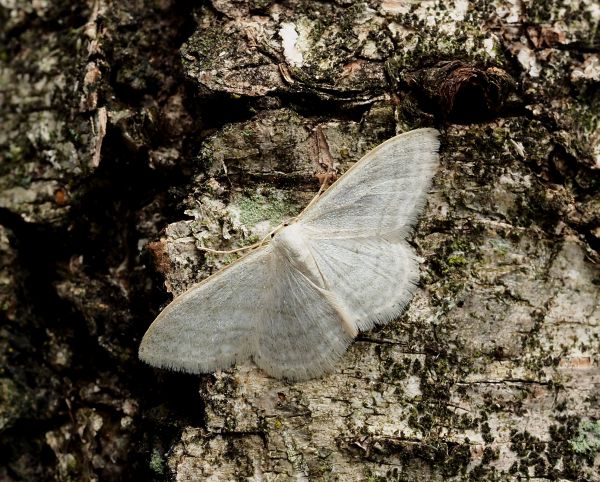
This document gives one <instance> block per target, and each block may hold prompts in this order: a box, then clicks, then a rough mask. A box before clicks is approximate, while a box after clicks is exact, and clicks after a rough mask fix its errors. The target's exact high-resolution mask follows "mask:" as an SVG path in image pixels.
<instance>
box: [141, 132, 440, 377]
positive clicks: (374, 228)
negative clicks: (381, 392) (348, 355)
mask: <svg viewBox="0 0 600 482" xmlns="http://www.w3.org/2000/svg"><path fill="white" fill-rule="evenodd" d="M438 134H439V133H438V131H436V130H435V129H417V130H413V131H410V132H406V133H404V134H400V135H398V136H396V137H393V138H391V139H389V140H387V141H386V142H384V143H383V144H381V145H379V146H378V147H376V148H375V149H373V150H372V151H370V152H369V153H368V154H366V155H365V156H364V157H363V158H362V159H360V160H359V161H358V162H356V163H355V164H354V165H353V166H352V167H351V168H350V169H349V170H348V171H347V172H346V173H345V174H344V175H343V176H341V177H340V178H339V179H338V180H337V181H336V182H334V183H333V184H332V185H331V187H330V188H329V189H328V190H326V191H325V192H324V193H323V194H322V195H321V196H320V197H318V198H317V199H316V200H315V202H313V203H311V204H310V205H309V206H308V207H307V208H306V209H305V210H304V211H303V212H302V213H301V214H300V215H299V216H298V217H297V218H294V219H293V220H292V221H291V222H290V223H289V224H288V225H286V226H285V227H282V228H281V229H279V230H278V231H277V232H276V234H275V235H274V236H273V238H272V239H271V242H270V243H269V244H267V245H265V246H263V247H260V248H258V249H256V250H254V251H252V252H250V253H249V254H247V255H246V256H244V257H243V258H241V259H239V260H238V261H236V262H234V263H232V264H231V265H229V266H227V267H226V268H224V269H222V270H220V271H218V272H217V273H215V274H214V275H212V276H210V277H208V278H207V279H206V280H204V281H203V282H201V283H199V284H197V285H195V286H193V287H192V288H190V289H189V290H188V291H186V292H185V293H183V294H181V295H180V296H178V297H176V298H175V299H174V300H173V301H172V302H171V303H170V304H169V305H168V306H167V307H166V308H165V309H164V310H163V311H162V312H161V313H160V314H159V315H158V317H157V318H156V320H155V321H154V322H153V323H152V325H151V326H150V327H149V328H148V331H147V332H146V334H145V335H144V337H143V339H142V342H141V345H140V350H139V356H140V358H141V359H142V360H143V361H145V362H146V363H148V364H150V365H153V366H155V367H160V368H167V369H174V370H179V371H184V372H189V373H210V372H213V371H215V370H218V369H225V368H228V367H231V366H232V365H234V364H236V363H245V362H248V361H250V360H251V361H253V362H254V363H255V364H256V365H257V366H258V367H260V368H261V369H262V370H264V371H265V372H266V373H267V374H269V375H271V376H273V377H277V378H285V379H288V380H291V381H300V380H306V379H309V378H314V377H319V376H321V375H323V374H325V373H327V372H330V371H332V370H333V368H334V365H335V364H336V362H337V361H338V360H339V359H340V358H341V357H342V355H343V354H344V352H345V351H346V349H347V348H348V345H349V344H350V343H351V342H352V340H353V339H354V338H355V337H356V335H357V334H358V332H359V331H365V330H368V329H370V328H371V327H373V326H374V325H378V324H384V323H387V322H388V321H390V320H392V319H394V318H396V317H397V316H398V315H399V314H400V313H401V312H402V311H403V310H404V308H405V307H406V305H407V304H408V302H409V301H410V299H411V298H412V296H413V293H414V291H415V288H416V283H417V281H418V274H419V270H418V264H417V261H416V257H415V252H414V250H413V248H412V247H411V246H410V245H409V244H408V243H407V241H406V237H407V236H408V234H409V233H410V229H411V227H412V226H414V224H415V222H416V221H417V217H418V215H419V213H420V212H421V211H422V209H423V207H424V205H425V198H426V195H427V192H428V190H429V187H430V185H431V179H432V177H433V175H434V174H435V172H436V170H437V166H438V162H439V159H438V157H439V156H438V148H439V141H438Z"/></svg>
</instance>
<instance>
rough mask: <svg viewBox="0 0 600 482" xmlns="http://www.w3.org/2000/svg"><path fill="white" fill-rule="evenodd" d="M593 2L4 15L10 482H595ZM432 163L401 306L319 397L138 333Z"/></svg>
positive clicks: (255, 1)
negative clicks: (319, 202)
mask: <svg viewBox="0 0 600 482" xmlns="http://www.w3.org/2000/svg"><path fill="white" fill-rule="evenodd" d="M598 15H599V13H598V9H597V7H596V6H595V4H594V2H593V1H591V0H584V1H574V0H560V1H554V2H512V1H503V0H494V1H491V2H490V1H475V2H466V1H462V0H457V1H453V2H443V1H441V0H439V1H438V0H436V1H425V2H410V1H404V0H367V1H365V2H354V1H349V0H334V1H316V2H315V1H308V0H293V1H292V0H290V1H286V2H280V1H276V0H211V1H206V2H202V4H201V5H192V4H189V3H188V2H183V1H176V0H157V1H153V2H141V1H139V2H138V1H134V2H121V3H119V4H115V3H109V2H106V1H104V0H90V1H89V2H84V3H80V4H77V5H75V4H72V3H71V2H63V1H59V2H43V1H41V2H23V1H12V2H11V1H8V2H7V1H1V0H0V120H1V122H2V126H3V129H2V132H0V260H1V261H2V263H1V265H0V320H1V325H2V326H1V327H0V348H1V349H0V431H1V433H2V443H1V445H0V448H1V450H0V478H2V479H5V478H6V479H7V480H70V479H71V480H84V479H85V480H122V478H123V477H124V476H125V477H131V478H141V479H144V480H169V479H175V480H202V479H209V480H289V479H292V478H295V479H300V480H344V481H346V480H370V481H375V480H469V479H470V480H517V479H532V480H573V481H574V480H599V479H598V475H597V474H598V471H599V470H600V450H599V449H598V420H599V419H600V413H599V409H598V406H599V405H598V398H599V397H600V385H599V383H600V381H599V370H598V362H599V360H598V353H599V352H600V328H599V326H598V321H599V320H600V307H599V303H600V289H599V283H600V270H599V268H598V263H599V261H600V255H599V250H600V196H599V194H598V193H599V176H598V172H599V169H600V130H599V125H600V123H599V121H598V112H599V109H598V106H599V104H600V94H599V89H598V84H599V82H600V76H599V74H598V71H599V70H598V65H599V60H598V48H597V47H598V29H597V25H598V20H599V17H598ZM421 126H436V127H438V128H439V129H440V130H441V131H442V148H441V157H442V163H441V167H440V170H439V173H438V174H437V176H436V178H435V180H434V186H433V189H432V191H431V193H430V195H429V197H428V206H427V208H426V210H425V212H424V214H423V216H422V218H421V221H420V223H419V225H418V227H417V228H416V230H415V233H414V235H413V236H412V237H411V243H412V244H413V245H414V246H415V247H416V249H417V251H418V253H419V257H420V260H421V262H420V270H421V281H420V285H419V289H418V290H417V293H416V295H415V297H414V299H413V300H412V302H411V304H410V307H409V308H408V310H407V312H406V313H405V314H403V315H402V316H401V317H399V318H398V319H397V320H395V321H393V322H392V323H390V324H388V325H387V326H385V327H380V328H377V329H375V330H371V331H369V332H366V333H363V334H361V335H360V336H359V338H358V339H357V341H356V342H355V343H354V344H353V345H352V346H351V347H350V349H349V350H348V352H347V353H346V354H345V356H344V357H343V359H342V360H341V362H340V363H339V364H338V366H337V368H336V370H335V371H334V372H333V373H332V374H330V375H329V376H327V377H324V378H321V379H318V380H311V381H307V382H303V383H297V384H290V383H286V382H282V381H278V380H274V379H271V378H268V377H266V376H265V375H264V374H263V373H261V372H260V371H259V370H257V369H256V368H255V367H253V366H251V365H245V366H240V367H236V368H233V369H230V370H224V371H220V372H218V373H215V374H208V375H205V376H201V377H187V376H181V375H178V374H169V373H162V372H159V371H153V370H151V369H149V368H147V367H144V366H142V365H141V364H140V363H139V362H138V361H137V359H136V350H137V345H138V343H139V339H140V336H141V335H142V334H143V332H144V330H145V329H146V328H147V326H148V324H149V322H150V321H151V319H152V318H153V316H155V315H156V314H157V312H158V311H159V309H160V307H161V306H164V305H165V304H166V302H167V301H168V297H169V296H171V295H176V294H178V293H181V292H182V291H183V290H185V289H186V288H187V287H189V286H191V285H192V284H193V283H195V282H198V281H200V280H202V279H204V278H205V277H206V276H208V275H209V274H211V273H212V272H214V271H216V270H218V269H219V268H221V267H222V266H224V265H226V264H227V263H229V262H231V261H232V260H233V259H234V258H235V256H225V257H223V256H218V255H214V254H209V253H207V252H206V251H203V250H202V249H201V248H202V247H209V248H221V249H227V248H234V247H239V246H243V245H247V244H251V243H252V242H254V241H256V240H258V239H260V238H261V237H262V236H263V235H264V234H266V233H267V232H268V231H269V229H270V228H272V227H274V226H275V225H277V224H278V223H279V222H281V221H282V220H283V219H285V218H286V217H291V216H294V215H296V214H297V213H298V212H299V211H300V210H301V209H302V208H303V207H304V206H305V205H306V204H307V203H308V202H309V201H310V199H311V198H312V197H313V195H314V193H315V192H316V191H317V190H318V188H319V181H320V180H323V179H324V178H325V177H327V176H329V175H331V174H333V175H339V174H341V173H342V172H344V171H345V170H346V169H347V168H348V167H349V166H350V165H352V163H353V162H354V161H355V160H357V159H358V158H360V157H361V156H362V155H363V154H364V153H365V152H366V151H367V150H368V149H369V148H371V147H373V146H375V145H377V144H378V143H380V142H381V141H383V140H385V139H386V138H389V137H391V136H392V135H394V134H395V133H396V132H401V131H406V130H409V129H412V128H416V127H421Z"/></svg>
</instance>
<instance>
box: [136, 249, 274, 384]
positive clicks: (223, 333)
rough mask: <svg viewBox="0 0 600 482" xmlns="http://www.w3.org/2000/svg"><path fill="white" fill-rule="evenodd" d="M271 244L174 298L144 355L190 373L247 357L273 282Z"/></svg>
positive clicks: (150, 333)
mask: <svg viewBox="0 0 600 482" xmlns="http://www.w3.org/2000/svg"><path fill="white" fill-rule="evenodd" d="M272 256H273V253H272V250H271V249H270V248H269V247H266V248H264V249H261V250H258V251H255V252H253V253H250V254H249V255H247V256H245V257H244V258H242V259H241V260H239V261H237V262H235V263H233V264H231V265H229V266H228V267H226V268H225V269H223V270H221V271H219V272H218V273H216V274H214V275H213V276H210V277H209V278H207V279H206V280H204V281H203V282H202V283H200V284H198V285H195V286H193V287H192V288H190V289H189V290H188V291H186V292H184V293H183V294H181V295H180V296H178V297H177V298H175V299H174V300H173V301H172V302H171V304H170V305H168V306H167V307H166V308H165V309H164V310H163V311H162V312H161V313H160V314H159V315H158V317H157V318H156V320H154V322H153V323H152V325H150V327H149V328H148V331H147V332H146V334H145V335H144V337H143V339H142V343H141V345H140V350H139V356H140V359H142V360H143V361H145V362H146V363H148V364H150V365H153V366H156V367H160V368H169V369H174V370H180V371H185V372H189V373H209V372H213V371H215V370H217V369H223V368H228V367H230V366H231V365H233V364H234V363H236V362H243V361H247V360H248V359H249V358H250V356H251V353H252V351H253V349H254V347H255V346H256V334H257V327H258V325H259V324H260V323H261V316H262V315H263V312H262V309H261V306H262V305H264V304H265V303H268V295H269V286H270V285H271V284H272V276H271V274H270V269H269V268H270V265H271V264H272Z"/></svg>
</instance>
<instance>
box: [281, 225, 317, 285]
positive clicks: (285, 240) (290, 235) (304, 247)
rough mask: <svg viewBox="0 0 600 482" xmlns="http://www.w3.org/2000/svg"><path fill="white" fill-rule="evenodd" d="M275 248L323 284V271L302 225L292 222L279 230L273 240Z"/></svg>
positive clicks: (296, 266)
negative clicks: (313, 253)
mask: <svg viewBox="0 0 600 482" xmlns="http://www.w3.org/2000/svg"><path fill="white" fill-rule="evenodd" d="M271 245H272V246H273V249H274V250H275V251H277V252H279V253H280V254H281V255H282V256H284V257H285V258H286V259H287V260H288V261H289V262H290V264H292V265H293V266H294V267H295V268H296V269H297V270H298V271H300V272H301V273H303V274H304V275H305V276H306V277H308V278H309V279H310V280H311V281H312V282H313V283H315V284H316V285H318V286H322V285H323V279H322V278H321V273H320V272H319V269H318V267H317V263H316V262H315V260H314V258H313V256H312V254H311V251H310V248H309V244H308V240H307V238H306V236H305V234H304V230H303V229H302V226H301V225H299V224H296V223H294V224H290V225H289V226H286V227H284V228H283V229H282V230H281V231H279V232H278V233H277V234H276V235H275V237H274V238H273V240H272V241H271Z"/></svg>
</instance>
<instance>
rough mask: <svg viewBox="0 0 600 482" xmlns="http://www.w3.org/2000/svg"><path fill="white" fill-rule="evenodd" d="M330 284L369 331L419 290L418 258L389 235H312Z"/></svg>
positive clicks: (356, 320) (398, 310) (357, 323)
mask: <svg viewBox="0 0 600 482" xmlns="http://www.w3.org/2000/svg"><path fill="white" fill-rule="evenodd" d="M309 243H310V249H311V252H312V255H313V257H314V259H315V262H316V264H317V266H318V268H319V271H320V273H321V276H322V277H323V279H324V282H325V288H326V289H328V290H330V291H332V292H333V293H335V295H336V296H337V297H338V298H339V299H341V300H343V302H344V305H345V308H346V310H347V311H348V312H349V313H352V317H353V319H354V323H355V328H356V329H358V330H361V331H364V330H368V329H369V328H371V327H372V326H373V325H375V324H383V323H387V322H388V321H390V320H392V319H393V318H395V317H396V316H398V315H399V314H400V313H401V312H402V311H403V310H404V308H405V307H406V305H407V304H408V302H409V301H410V299H411V298H412V296H413V293H414V291H415V289H416V283H417V281H418V277H419V268H418V263H417V261H416V259H415V255H414V252H413V249H412V248H411V247H410V246H409V245H407V244H406V243H405V242H398V241H394V240H389V239H386V238H385V237H364V238H337V237H333V238H329V239H328V238H322V237H318V235H317V237H311V238H310V241H309Z"/></svg>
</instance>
